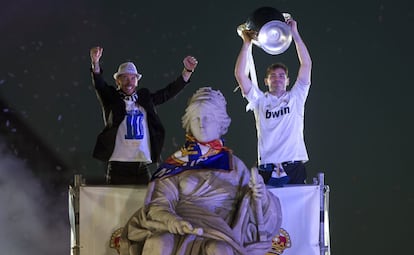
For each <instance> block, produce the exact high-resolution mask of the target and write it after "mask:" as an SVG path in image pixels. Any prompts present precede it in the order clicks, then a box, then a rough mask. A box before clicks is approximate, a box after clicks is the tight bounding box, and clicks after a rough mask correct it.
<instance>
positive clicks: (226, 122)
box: [181, 87, 231, 136]
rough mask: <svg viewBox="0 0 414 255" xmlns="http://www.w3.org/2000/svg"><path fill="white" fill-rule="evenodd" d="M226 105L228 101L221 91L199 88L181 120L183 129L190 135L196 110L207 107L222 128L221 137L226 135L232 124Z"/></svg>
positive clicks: (189, 101)
mask: <svg viewBox="0 0 414 255" xmlns="http://www.w3.org/2000/svg"><path fill="white" fill-rule="evenodd" d="M226 105H227V102H226V99H225V98H224V96H223V94H222V93H221V92H220V91H219V90H213V89H212V88H211V87H202V88H199V89H198V90H197V91H196V92H195V93H194V94H193V96H192V97H191V98H190V100H188V103H187V108H186V109H185V114H184V115H183V117H182V118H181V121H182V126H183V128H184V129H185V131H186V132H187V133H189V132H190V123H191V117H192V115H193V112H194V109H196V108H198V107H202V106H206V107H208V109H210V110H211V113H212V114H213V115H214V116H215V119H216V120H217V122H218V124H219V126H220V136H222V135H224V134H226V133H227V129H228V127H229V126H230V123H231V118H230V116H229V115H228V114H227V111H226Z"/></svg>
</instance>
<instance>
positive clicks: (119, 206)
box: [69, 173, 330, 255]
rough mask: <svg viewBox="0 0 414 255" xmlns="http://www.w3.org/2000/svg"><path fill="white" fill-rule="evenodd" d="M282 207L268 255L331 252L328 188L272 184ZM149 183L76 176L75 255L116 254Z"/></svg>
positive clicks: (320, 180) (319, 183)
mask: <svg viewBox="0 0 414 255" xmlns="http://www.w3.org/2000/svg"><path fill="white" fill-rule="evenodd" d="M269 190H270V191H271V192H272V193H274V194H275V195H276V196H278V197H279V199H280V202H281V205H282V215H283V220H282V227H281V229H280V232H279V235H277V236H275V237H274V238H273V239H274V241H273V244H272V246H271V247H269V252H268V253H266V255H272V254H283V255H318V254H319V255H330V240H329V237H330V236H329V210H328V209H329V187H328V186H327V185H325V183H324V174H323V173H319V174H318V176H317V177H316V178H314V184H312V185H308V184H306V185H295V186H287V187H283V188H269ZM145 194H146V186H110V185H104V186H89V185H85V184H84V182H83V181H82V177H81V176H80V175H75V179H74V185H73V186H70V187H69V219H70V225H71V255H117V254H118V251H117V245H118V241H119V234H120V231H121V228H122V227H123V226H124V225H125V224H126V222H127V221H128V219H129V218H130V217H131V216H132V214H133V213H134V212H135V211H136V210H137V209H138V208H140V207H141V206H142V205H143V202H144V198H145Z"/></svg>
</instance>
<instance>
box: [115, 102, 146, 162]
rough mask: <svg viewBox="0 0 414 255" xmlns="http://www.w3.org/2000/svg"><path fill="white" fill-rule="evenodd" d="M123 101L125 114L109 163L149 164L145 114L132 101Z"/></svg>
mask: <svg viewBox="0 0 414 255" xmlns="http://www.w3.org/2000/svg"><path fill="white" fill-rule="evenodd" d="M124 101H125V107H126V112H127V114H126V115H125V119H124V120H123V121H122V122H121V124H120V125H119V127H118V132H117V135H116V141H115V149H114V151H113V153H112V156H111V158H110V159H109V160H110V161H123V162H145V163H151V162H152V161H151V144H150V140H149V132H148V131H149V130H148V124H147V114H146V111H145V109H144V108H143V107H141V106H139V105H138V104H135V102H134V101H128V100H124Z"/></svg>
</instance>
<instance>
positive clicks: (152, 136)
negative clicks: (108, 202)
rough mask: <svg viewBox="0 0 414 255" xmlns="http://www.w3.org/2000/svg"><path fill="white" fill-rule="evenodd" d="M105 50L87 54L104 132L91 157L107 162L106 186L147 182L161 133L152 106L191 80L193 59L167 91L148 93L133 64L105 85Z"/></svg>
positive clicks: (122, 67)
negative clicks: (103, 66) (141, 85)
mask: <svg viewBox="0 0 414 255" xmlns="http://www.w3.org/2000/svg"><path fill="white" fill-rule="evenodd" d="M102 52H103V48H102V47H93V48H92V49H91V50H90V57H91V64H92V68H91V72H92V82H93V85H94V87H95V90H96V93H97V96H98V99H99V101H100V103H101V106H102V112H103V116H104V123H105V128H104V129H103V130H102V132H101V133H100V134H99V135H98V137H97V141H96V144H95V148H94V151H93V156H94V157H95V158H97V159H99V160H102V161H105V162H108V168H107V174H106V182H107V183H108V184H147V183H148V182H149V178H150V175H151V173H150V172H149V169H148V165H149V164H151V163H156V162H157V161H159V158H160V154H161V149H162V146H163V144H164V137H165V130H164V127H163V125H162V123H161V120H160V118H159V116H158V114H157V113H156V110H155V106H157V105H160V104H162V103H165V102H166V101H168V100H169V99H171V98H173V97H174V96H176V95H177V94H178V93H179V92H180V91H181V90H182V89H183V88H184V87H185V86H186V85H187V84H188V83H189V81H190V77H191V74H192V73H193V71H194V69H195V68H196V66H197V63H198V62H197V60H196V59H195V58H194V57H192V56H187V57H185V58H184V60H183V64H184V69H183V71H182V73H181V75H180V76H179V77H178V78H177V79H176V80H175V81H173V82H171V83H170V84H168V85H167V86H166V87H165V88H163V89H160V90H158V91H156V92H154V93H153V92H150V91H149V90H148V89H147V88H140V89H137V87H138V81H139V80H140V79H141V78H142V74H140V73H139V72H138V71H137V68H136V66H135V65H134V63H132V62H125V63H122V64H121V65H120V66H119V68H118V71H117V72H116V73H115V74H114V75H113V77H114V79H115V82H116V85H117V87H116V88H115V87H114V86H111V85H108V84H107V83H106V82H105V80H104V78H103V75H102V70H101V68H100V64H99V60H100V58H101V57H102Z"/></svg>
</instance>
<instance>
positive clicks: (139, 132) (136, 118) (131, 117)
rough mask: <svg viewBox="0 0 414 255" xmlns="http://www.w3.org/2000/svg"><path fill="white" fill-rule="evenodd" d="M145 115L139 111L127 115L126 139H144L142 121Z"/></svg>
mask: <svg viewBox="0 0 414 255" xmlns="http://www.w3.org/2000/svg"><path fill="white" fill-rule="evenodd" d="M143 119H144V115H143V114H142V112H139V111H131V112H128V113H127V115H126V127H127V133H126V135H125V139H142V138H143V137H144V133H143V132H144V130H143V128H142V121H143Z"/></svg>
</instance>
